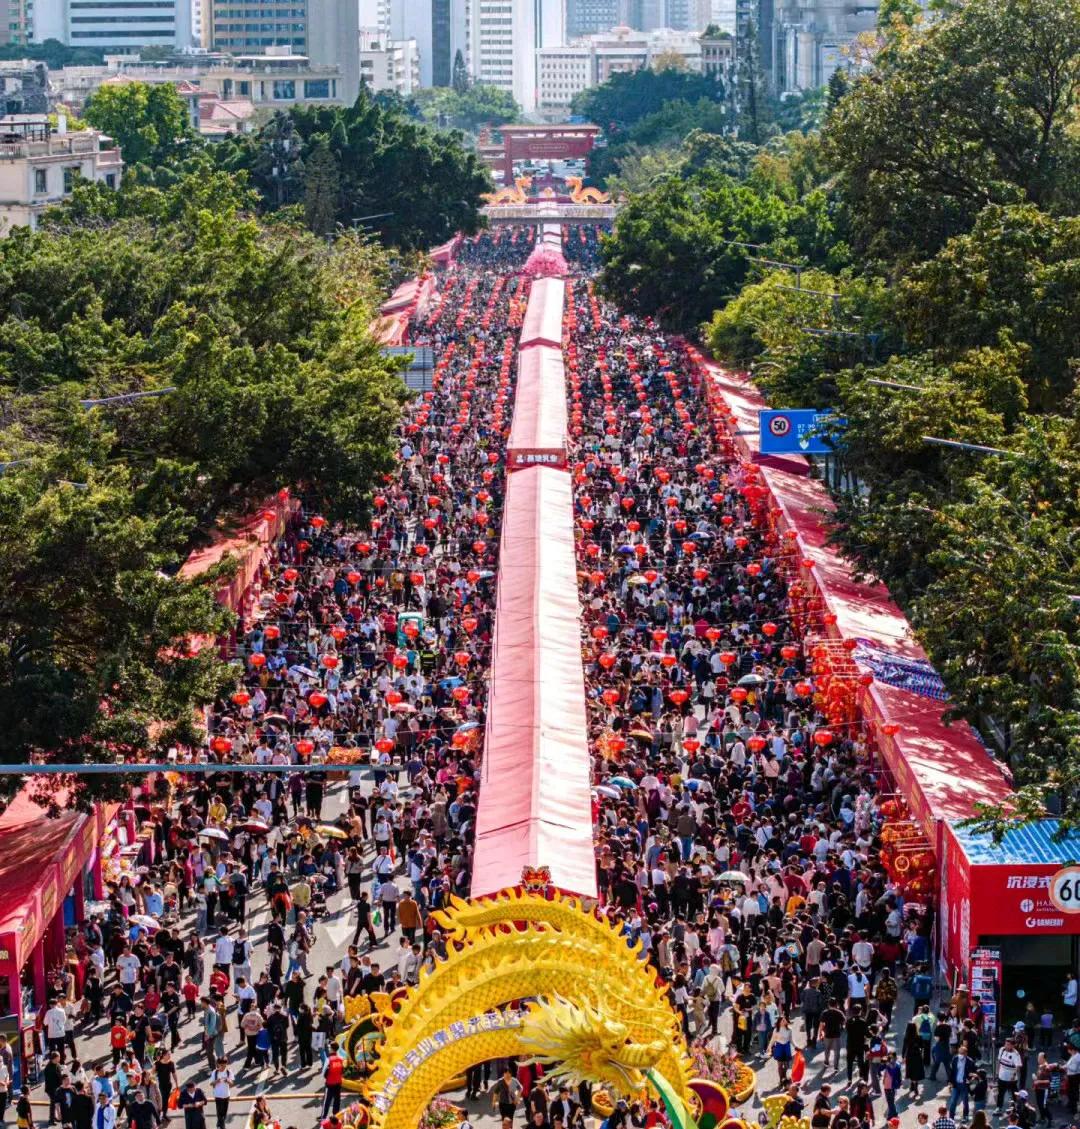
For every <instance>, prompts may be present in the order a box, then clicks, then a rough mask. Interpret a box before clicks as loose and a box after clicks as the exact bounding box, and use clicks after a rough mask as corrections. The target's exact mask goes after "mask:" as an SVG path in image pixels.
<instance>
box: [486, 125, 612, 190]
mask: <svg viewBox="0 0 1080 1129" xmlns="http://www.w3.org/2000/svg"><path fill="white" fill-rule="evenodd" d="M499 133H501V134H502V144H501V145H500V144H499V143H498V142H487V143H482V144H481V145H480V146H479V152H480V156H481V158H482V159H483V160H484V161H485V162H486V163H487V164H488V165H490V166H491V167H492V168H497V167H498V166H499V165H501V166H502V170H503V184H506V185H510V184H513V183H514V162H515V161H573V160H584V159H585V158H587V157H588V156H589V154H590V153H591V152H592V151H593V146H594V145H595V144H596V138H597V136H598V134H599V133H600V127H599V126H598V125H503V126H499Z"/></svg>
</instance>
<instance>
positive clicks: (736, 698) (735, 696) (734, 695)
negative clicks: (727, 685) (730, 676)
mask: <svg viewBox="0 0 1080 1129" xmlns="http://www.w3.org/2000/svg"><path fill="white" fill-rule="evenodd" d="M728 696H729V697H730V698H731V700H732V701H733V702H738V703H739V704H740V705H741V704H742V703H743V702H745V701H746V699H747V698H749V697H750V694H749V692H748V691H747V689H746V687H745V686H732V688H731V689H730V690H729V691H728Z"/></svg>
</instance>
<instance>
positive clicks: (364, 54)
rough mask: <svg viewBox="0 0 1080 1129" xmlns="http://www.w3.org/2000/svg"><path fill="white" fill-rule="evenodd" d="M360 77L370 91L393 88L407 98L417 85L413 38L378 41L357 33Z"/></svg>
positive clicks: (417, 88)
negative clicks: (358, 37)
mask: <svg viewBox="0 0 1080 1129" xmlns="http://www.w3.org/2000/svg"><path fill="white" fill-rule="evenodd" d="M360 78H361V80H362V81H363V83H364V85H365V86H367V88H368V89H369V90H370V91H371V92H372V93H373V94H378V93H380V92H381V91H384V90H388V91H393V92H394V93H395V94H400V95H401V96H402V97H404V98H407V97H408V96H409V95H410V94H412V93H414V92H415V91H416V90H419V88H420V82H421V76H420V52H419V49H418V48H417V45H416V40H415V39H404V40H402V39H389V40H381V39H379V38H378V37H377V36H375V35H373V34H372V33H371V32H366V31H361V32H360Z"/></svg>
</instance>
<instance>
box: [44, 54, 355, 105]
mask: <svg viewBox="0 0 1080 1129" xmlns="http://www.w3.org/2000/svg"><path fill="white" fill-rule="evenodd" d="M50 78H51V80H52V85H53V88H54V90H56V91H57V92H58V93H59V95H60V100H61V101H62V102H63V103H64V105H65V106H71V107H72V108H73V109H76V110H77V109H79V108H81V107H82V106H83V105H85V103H86V101H87V99H88V98H89V97H90V95H91V94H93V93H94V91H95V90H97V88H98V87H99V86H101V85H102V84H103V83H106V82H171V83H172V84H173V85H174V86H176V87H178V88H179V90H180V92H181V94H184V95H185V96H190V97H197V96H198V95H199V94H201V93H210V94H213V95H215V96H216V98H217V99H218V100H219V101H223V102H230V101H235V100H244V101H248V102H251V103H253V104H254V106H255V107H256V108H259V107H264V106H265V107H270V108H273V109H287V108H288V107H289V106H291V105H295V104H296V103H314V104H316V105H319V104H323V105H334V106H341V105H351V104H352V102H353V101H355V95H352V96H351V97H350V93H351V92H350V90H348V89H347V86H348V84H347V83H346V81H345V80H344V79H343V77H342V72H341V68H340V67H335V66H316V65H315V64H313V63H312V62H311V60H310V59H307V58H305V57H304V56H302V55H287V54H267V55H249V56H240V57H237V58H228V59H222V58H216V59H215V58H201V59H200V58H199V57H198V56H195V57H193V58H192V59H191V62H190V63H188V64H186V65H184V66H162V65H154V64H150V63H139V62H137V61H130V62H125V61H123V60H120V59H111V60H109V61H108V65H106V66H104V67H64V68H63V69H62V70H59V71H53V72H52V74H51V76H50Z"/></svg>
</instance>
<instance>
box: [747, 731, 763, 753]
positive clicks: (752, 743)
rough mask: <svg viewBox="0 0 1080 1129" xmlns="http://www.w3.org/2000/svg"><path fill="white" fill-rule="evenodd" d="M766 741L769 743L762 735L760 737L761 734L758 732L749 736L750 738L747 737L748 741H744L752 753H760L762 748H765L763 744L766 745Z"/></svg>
mask: <svg viewBox="0 0 1080 1129" xmlns="http://www.w3.org/2000/svg"><path fill="white" fill-rule="evenodd" d="M768 743H769V742H768V741H767V740H766V739H765V738H764V737H762V736H761V735H760V734H755V735H754V736H753V737H751V738H750V739H749V740H748V741H747V742H746V747H747V748H748V749H749V750H750V751H751V752H752V753H760V752H764V750H765V746H766V745H767V744H768Z"/></svg>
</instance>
